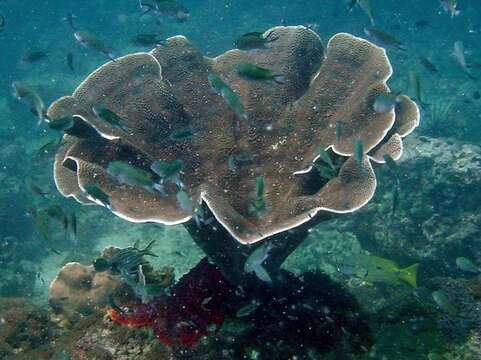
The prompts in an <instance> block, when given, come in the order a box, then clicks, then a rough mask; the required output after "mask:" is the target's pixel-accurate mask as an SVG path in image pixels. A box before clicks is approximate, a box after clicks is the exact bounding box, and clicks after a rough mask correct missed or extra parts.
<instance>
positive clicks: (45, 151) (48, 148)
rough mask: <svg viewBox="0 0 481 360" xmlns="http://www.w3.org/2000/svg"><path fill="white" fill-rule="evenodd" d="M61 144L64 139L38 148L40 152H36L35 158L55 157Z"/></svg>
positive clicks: (52, 141)
mask: <svg viewBox="0 0 481 360" xmlns="http://www.w3.org/2000/svg"><path fill="white" fill-rule="evenodd" d="M61 143H62V138H60V139H58V140H51V141H49V142H46V143H45V144H43V145H42V146H40V147H39V148H38V150H37V151H36V152H35V156H39V157H40V156H43V155H53V154H54V153H55V152H56V151H57V148H58V147H59V146H60V145H61Z"/></svg>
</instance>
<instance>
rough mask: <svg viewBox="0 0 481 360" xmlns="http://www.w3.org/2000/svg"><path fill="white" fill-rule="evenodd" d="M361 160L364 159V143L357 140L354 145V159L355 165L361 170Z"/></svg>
mask: <svg viewBox="0 0 481 360" xmlns="http://www.w3.org/2000/svg"><path fill="white" fill-rule="evenodd" d="M363 158H364V143H363V142H362V140H361V139H357V140H356V143H355V145H354V159H355V160H356V163H357V165H358V166H359V167H360V168H362V167H363Z"/></svg>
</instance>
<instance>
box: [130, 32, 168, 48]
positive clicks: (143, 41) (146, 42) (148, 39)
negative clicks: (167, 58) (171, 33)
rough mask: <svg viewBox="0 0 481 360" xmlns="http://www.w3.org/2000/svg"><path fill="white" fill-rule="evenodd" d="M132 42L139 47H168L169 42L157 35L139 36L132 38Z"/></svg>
mask: <svg viewBox="0 0 481 360" xmlns="http://www.w3.org/2000/svg"><path fill="white" fill-rule="evenodd" d="M130 42H131V43H132V44H134V45H137V46H158V45H167V40H165V39H162V38H160V37H159V36H158V35H155V34H138V35H135V36H134V37H132V38H130Z"/></svg>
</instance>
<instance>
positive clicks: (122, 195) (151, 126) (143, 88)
mask: <svg viewBox="0 0 481 360" xmlns="http://www.w3.org/2000/svg"><path fill="white" fill-rule="evenodd" d="M268 32H272V33H273V34H274V35H275V37H276V38H278V39H277V40H276V41H275V42H272V43H271V44H269V48H268V49H266V50H265V51H255V52H244V51H240V50H232V51H228V52H226V53H224V54H222V55H220V56H218V57H216V58H214V59H211V58H206V57H204V56H202V55H201V54H200V52H199V51H198V50H197V49H196V48H194V47H193V46H192V44H191V43H189V41H188V40H187V39H186V38H184V37H181V36H176V37H173V38H170V39H168V42H167V44H166V45H165V46H162V47H158V48H156V49H154V50H153V51H152V52H150V53H137V54H132V55H127V56H124V57H122V58H120V59H118V60H117V61H115V62H110V63H108V64H106V65H104V66H102V67H101V68H99V69H98V70H97V71H95V72H94V73H93V74H91V75H90V76H89V77H88V78H87V79H86V80H85V81H84V82H83V83H82V84H81V85H80V86H79V87H78V88H77V89H76V91H75V92H74V94H73V95H72V96H68V97H63V98H61V99H59V100H58V101H56V102H55V103H54V104H53V105H52V106H51V107H50V109H49V111H48V116H49V118H50V119H59V118H62V117H65V116H73V117H74V119H75V125H74V126H73V128H72V129H70V131H67V133H69V134H70V135H66V137H65V145H64V146H63V148H62V150H61V151H59V153H58V154H57V157H56V163H55V180H56V183H57V187H58V188H59V190H60V192H61V193H62V194H63V195H65V196H72V197H74V198H76V199H77V200H79V201H81V202H91V201H92V200H93V199H92V198H91V197H90V198H89V196H88V195H87V194H86V192H85V185H87V184H92V183H94V184H96V185H98V186H99V187H100V188H101V190H102V191H103V192H105V193H106V194H108V196H109V197H110V200H111V205H112V207H111V208H112V209H113V212H114V213H115V214H117V215H119V216H121V217H123V218H125V219H128V220H130V221H135V222H147V221H153V222H159V223H164V224H178V223H185V222H187V221H189V220H190V219H191V218H192V216H193V213H191V212H189V211H186V210H185V209H183V208H182V207H180V206H178V204H177V199H176V196H175V192H169V193H168V194H167V196H165V197H163V196H162V195H161V194H160V193H150V192H147V191H145V190H143V189H140V188H136V187H131V186H120V185H119V184H118V183H117V182H116V181H115V179H113V178H112V177H110V176H108V174H107V172H106V167H107V166H108V164H109V163H110V162H111V161H114V160H121V161H126V162H129V163H130V164H132V165H135V166H137V167H139V168H141V169H144V170H146V171H150V165H151V164H152V163H153V162H154V161H156V160H167V161H172V160H179V159H180V160H182V161H183V164H184V167H183V169H182V173H181V178H182V181H183V183H184V185H185V189H186V191H187V193H188V194H189V196H190V197H191V198H192V201H193V203H194V204H199V203H200V202H202V201H203V202H204V203H205V204H207V206H208V207H209V209H210V211H212V213H213V215H214V216H215V218H216V220H217V221H218V222H220V223H221V224H222V225H223V226H224V227H225V228H226V229H227V230H228V232H229V234H230V235H232V236H233V237H234V238H235V239H236V240H237V241H239V242H241V243H244V244H251V243H255V242H257V241H259V240H261V239H264V238H266V237H269V236H271V235H274V234H277V233H281V232H283V231H285V230H288V229H291V228H294V227H296V226H298V225H301V224H303V223H305V222H307V221H308V220H310V219H311V218H312V217H314V216H315V215H316V214H317V213H318V212H323V213H346V212H352V211H354V210H356V209H358V208H360V207H361V206H363V205H364V204H366V203H367V202H368V201H369V200H370V198H371V197H372V195H373V193H374V190H375V188H376V179H375V175H374V172H373V170H372V166H371V160H373V161H375V162H384V160H383V155H384V154H389V155H391V156H392V157H393V158H394V159H397V158H399V157H400V155H401V152H402V140H401V138H402V137H403V136H406V135H407V134H409V133H410V132H411V131H412V130H413V129H414V128H415V127H416V126H417V124H418V121H419V111H418V109H417V107H416V105H415V104H414V103H413V102H412V101H411V100H409V99H408V98H407V97H404V96H400V97H399V98H398V99H399V103H398V106H397V107H396V110H392V111H390V112H386V113H376V112H375V111H374V110H373V102H374V101H375V99H376V97H377V96H378V95H380V94H383V93H386V92H388V91H389V89H388V87H387V85H386V81H387V80H388V78H389V77H390V76H391V73H392V69H391V65H390V63H389V61H388V59H387V57H386V54H385V51H384V50H383V49H381V48H378V47H376V46H375V45H373V44H371V43H369V42H368V41H365V40H362V39H359V38H356V37H354V36H351V35H348V34H337V35H335V36H334V37H333V38H332V39H331V40H330V41H329V43H328V45H327V48H326V53H325V56H323V47H322V44H321V41H320V39H319V37H318V36H317V35H316V34H315V33H314V32H313V31H311V30H309V29H307V28H305V27H302V26H298V27H276V28H273V29H271V30H268ZM240 63H255V64H257V65H259V66H262V67H266V68H269V69H271V70H272V71H274V72H276V73H280V74H283V75H284V76H285V78H286V82H285V83H284V84H275V83H272V82H261V81H252V80H246V79H244V78H242V77H240V76H239V75H238V74H237V73H236V71H235V66H236V65H238V64H240ZM212 73H213V74H218V75H219V76H220V77H221V78H222V79H223V80H224V81H225V82H226V83H227V84H229V85H230V87H231V88H232V89H233V90H234V92H235V93H236V94H238V95H239V96H240V97H241V99H242V101H243V104H244V108H245V111H246V114H247V116H246V119H244V118H240V117H238V116H237V115H236V114H235V113H234V112H233V111H232V110H231V109H230V108H229V107H228V106H227V105H226V103H225V102H224V101H223V99H222V98H221V97H220V96H218V95H217V94H216V93H215V92H214V91H212V89H211V88H210V85H209V81H208V76H209V74H212ZM98 104H101V105H102V106H105V107H107V108H109V109H110V110H112V111H113V112H114V113H116V114H117V115H118V116H120V118H122V119H123V120H124V121H125V126H126V127H127V128H128V131H127V132H125V131H122V130H121V129H118V128H115V127H113V126H111V125H109V124H108V123H106V122H102V121H100V120H99V119H98V118H97V117H96V116H95V115H94V113H93V112H92V110H91V109H92V107H93V106H95V105H98ZM85 128H89V129H91V130H89V131H85ZM340 128H342V134H339V132H341V131H339V130H341V129H340ZM92 129H94V130H92ZM185 129H190V130H191V131H192V132H193V134H194V136H192V137H190V138H187V139H183V140H181V141H176V140H173V139H172V136H169V135H171V134H172V133H173V132H175V131H183V130H185ZM336 129H337V130H336ZM85 134H87V135H85ZM358 139H360V140H362V143H363V149H364V155H363V156H362V159H359V160H360V161H357V162H356V161H355V159H354V157H353V155H354V153H355V143H356V140H358ZM319 148H324V149H327V148H331V149H332V151H333V152H334V153H336V154H338V155H340V156H342V157H348V158H347V160H345V161H344V162H343V163H342V166H341V168H340V170H339V174H338V176H336V177H335V178H333V179H331V180H330V181H328V182H327V183H325V182H324V183H323V182H322V181H319V182H317V184H315V185H313V184H312V181H309V180H312V179H313V178H315V174H314V173H315V172H314V171H311V169H312V166H311V165H312V163H313V162H314V161H315V160H316V159H317V158H318V157H319V156H318V154H319ZM241 154H242V155H244V154H247V159H248V160H246V161H245V162H244V163H242V164H237V165H238V166H237V168H236V169H235V170H234V169H232V168H230V167H229V158H230V157H231V156H234V157H235V156H239V155H241ZM366 154H370V155H366ZM152 175H154V174H153V173H152ZM258 177H263V178H264V179H265V202H266V205H267V208H268V211H266V212H265V213H264V214H263V215H262V216H257V214H255V213H253V212H252V211H251V209H250V208H251V207H250V205H251V203H252V201H253V194H252V193H253V191H254V189H255V181H256V179H257V178H258Z"/></svg>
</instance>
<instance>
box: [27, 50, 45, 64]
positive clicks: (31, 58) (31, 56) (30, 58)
mask: <svg viewBox="0 0 481 360" xmlns="http://www.w3.org/2000/svg"><path fill="white" fill-rule="evenodd" d="M46 56H47V53H46V52H45V51H43V50H29V51H27V53H25V54H24V55H23V56H22V61H23V62H26V63H34V62H37V61H39V60H42V59H44V58H45V57H46Z"/></svg>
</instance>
